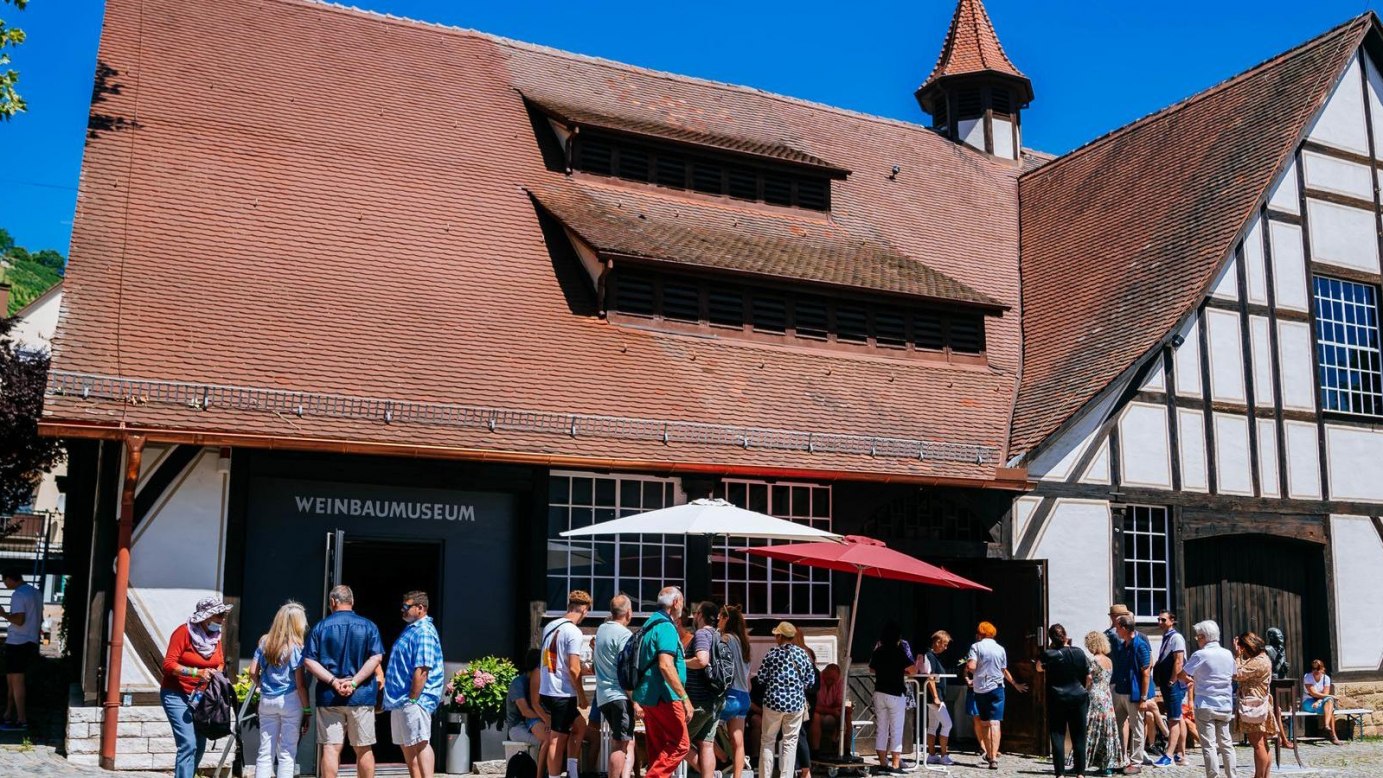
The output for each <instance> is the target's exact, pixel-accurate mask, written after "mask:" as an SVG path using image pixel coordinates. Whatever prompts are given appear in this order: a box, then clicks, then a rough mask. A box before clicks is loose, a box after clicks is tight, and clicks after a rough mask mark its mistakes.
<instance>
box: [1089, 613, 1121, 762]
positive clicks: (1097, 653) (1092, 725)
mask: <svg viewBox="0 0 1383 778" xmlns="http://www.w3.org/2000/svg"><path fill="white" fill-rule="evenodd" d="M1109 648H1110V646H1109V638H1108V637H1106V636H1105V634H1104V633H1103V632H1090V633H1087V634H1086V636H1085V650H1086V651H1088V652H1090V660H1091V661H1090V707H1089V709H1088V711H1087V712H1086V716H1085V733H1086V734H1085V769H1086V770H1088V771H1090V774H1091V775H1113V774H1114V771H1115V770H1117V769H1118V768H1119V767H1121V766H1122V765H1123V764H1124V741H1123V738H1121V737H1120V736H1119V723H1118V720H1117V719H1116V718H1115V716H1114V695H1113V693H1112V692H1111V690H1110V688H1109V681H1110V679H1111V678H1112V677H1113V676H1114V664H1113V662H1111V661H1110V660H1109Z"/></svg>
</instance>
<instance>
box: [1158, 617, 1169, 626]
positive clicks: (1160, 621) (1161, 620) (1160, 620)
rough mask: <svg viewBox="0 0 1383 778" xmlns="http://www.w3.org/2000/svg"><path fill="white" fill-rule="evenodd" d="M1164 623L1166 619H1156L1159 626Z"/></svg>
mask: <svg viewBox="0 0 1383 778" xmlns="http://www.w3.org/2000/svg"><path fill="white" fill-rule="evenodd" d="M1165 621H1167V619H1164V618H1162V617H1161V616H1158V617H1157V623H1158V624H1161V623H1163V622H1165Z"/></svg>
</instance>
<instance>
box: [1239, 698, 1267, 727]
mask: <svg viewBox="0 0 1383 778" xmlns="http://www.w3.org/2000/svg"><path fill="white" fill-rule="evenodd" d="M1272 712H1273V703H1272V700H1270V699H1268V698H1267V697H1241V698H1240V699H1239V721H1240V722H1242V723H1244V724H1263V723H1266V722H1267V720H1268V717H1269V716H1270V715H1272Z"/></svg>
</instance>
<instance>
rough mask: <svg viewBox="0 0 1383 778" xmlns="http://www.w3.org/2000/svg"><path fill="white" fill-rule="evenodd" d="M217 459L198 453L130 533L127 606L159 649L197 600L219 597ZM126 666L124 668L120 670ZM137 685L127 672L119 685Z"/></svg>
mask: <svg viewBox="0 0 1383 778" xmlns="http://www.w3.org/2000/svg"><path fill="white" fill-rule="evenodd" d="M218 463H219V454H218V451H217V450H216V449H214V448H207V449H203V450H202V451H200V452H199V453H198V455H197V456H196V457H195V458H194V459H193V460H192V462H191V464H189V465H188V467H187V468H186V469H185V470H184V471H183V472H182V473H181V474H180V475H179V477H178V478H177V479H175V480H174V481H173V483H172V484H171V485H170V486H169V487H168V491H167V492H166V494H165V496H164V497H163V499H162V500H161V501H160V502H158V503H156V504H155V505H154V507H153V508H152V509H151V510H150V512H149V515H148V516H147V517H145V519H144V520H143V521H142V522H141V523H140V525H139V526H138V527H137V528H136V530H135V535H134V538H133V543H132V545H131V547H130V605H131V607H133V608H135V609H137V610H138V611H139V615H140V618H141V619H142V620H143V622H144V623H145V624H146V625H147V626H148V628H149V630H150V632H151V633H152V635H153V638H154V641H155V642H156V643H157V644H159V645H163V644H166V643H167V641H168V637H169V635H171V634H172V632H173V630H174V629H176V628H177V627H178V625H180V624H182V623H183V622H185V621H186V620H187V617H188V615H189V614H190V613H191V612H192V609H193V608H194V607H195V606H196V604H197V600H199V599H201V598H202V597H205V596H206V595H208V594H218V593H220V591H221V585H222V579H221V574H222V570H223V568H224V555H225V548H224V546H225V516H226V513H225V511H226V485H227V481H228V477H227V475H226V474H223V473H221V472H219V469H218ZM131 664H135V665H137V664H138V661H135V662H133V663H130V662H127V663H126V665H125V667H126V668H129V667H130V666H131ZM131 682H136V681H135V679H134V678H133V677H132V676H131V675H130V671H129V670H126V671H125V674H123V675H122V678H121V684H122V685H124V684H127V683H131Z"/></svg>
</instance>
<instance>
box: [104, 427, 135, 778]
mask: <svg viewBox="0 0 1383 778" xmlns="http://www.w3.org/2000/svg"><path fill="white" fill-rule="evenodd" d="M143 454H144V436H143V435H128V436H126V437H125V482H124V484H123V485H122V486H121V488H120V529H119V530H118V534H117V538H118V539H117V541H116V546H115V549H116V551H115V593H114V594H113V595H112V599H111V618H110V662H109V666H108V667H107V669H106V700H105V702H104V703H103V704H102V707H104V708H105V715H104V716H103V717H102V719H101V767H102V768H104V769H106V770H114V769H115V740H116V731H117V730H118V729H119V724H120V672H121V664H123V660H124V658H125V610H126V607H127V606H128V604H129V591H130V536H131V535H132V534H133V533H134V490H135V486H136V485H137V484H138V483H139V460H140V459H141V457H142V456H143Z"/></svg>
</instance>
